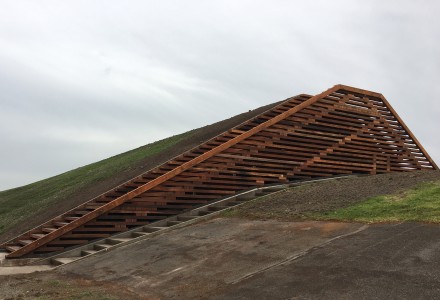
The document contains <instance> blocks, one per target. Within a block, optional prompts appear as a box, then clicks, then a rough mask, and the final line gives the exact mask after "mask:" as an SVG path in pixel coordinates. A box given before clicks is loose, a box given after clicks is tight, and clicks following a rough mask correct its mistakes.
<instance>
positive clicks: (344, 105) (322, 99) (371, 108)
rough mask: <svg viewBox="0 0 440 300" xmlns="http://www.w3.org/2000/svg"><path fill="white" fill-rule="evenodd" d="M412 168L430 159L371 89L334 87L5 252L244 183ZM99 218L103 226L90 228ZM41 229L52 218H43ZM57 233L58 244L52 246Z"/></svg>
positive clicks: (144, 219)
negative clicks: (63, 224) (19, 246)
mask: <svg viewBox="0 0 440 300" xmlns="http://www.w3.org/2000/svg"><path fill="white" fill-rule="evenodd" d="M260 123H261V124H260ZM402 134H408V137H404V136H402ZM413 144H414V146H412V145H413ZM424 158H426V161H425V160H424ZM298 166H300V167H298ZM422 168H423V169H427V168H431V169H432V168H436V165H435V163H434V162H433V161H432V159H431V158H430V157H429V156H428V155H427V153H426V151H425V150H424V149H423V148H422V146H421V145H420V143H419V142H418V141H417V140H416V139H415V137H414V136H413V135H412V133H411V132H410V131H409V129H408V128H407V127H406V125H405V124H404V123H403V122H402V121H401V119H400V117H398V115H397V114H396V113H395V111H394V110H393V109H392V108H391V106H389V104H388V103H387V101H386V100H385V99H384V97H383V96H382V95H381V94H379V93H374V92H369V91H365V90H360V89H356V88H351V87H347V86H342V85H337V86H335V87H333V88H331V89H329V90H327V91H326V92H324V93H321V94H319V95H317V96H313V97H312V96H309V95H301V96H297V97H294V98H290V99H287V100H286V101H285V102H283V103H281V104H279V105H278V106H276V107H275V108H273V109H272V110H270V111H267V112H265V113H263V114H261V115H259V116H257V117H255V118H254V119H252V120H249V121H247V122H244V123H242V124H240V125H238V126H236V127H234V128H233V129H231V130H229V131H227V132H225V133H223V134H221V135H219V136H217V137H215V138H213V139H211V140H210V141H208V142H206V143H204V144H202V145H200V146H198V147H196V148H195V149H193V150H190V151H189V152H187V153H185V154H183V155H181V156H179V157H176V158H174V159H172V160H170V161H168V162H167V163H165V164H163V165H162V166H160V167H158V168H156V169H154V170H151V171H149V172H148V173H146V174H143V175H141V176H138V177H137V178H135V179H133V180H131V181H129V182H127V183H124V184H123V185H121V186H119V187H116V188H115V189H112V190H111V191H109V192H106V193H104V194H103V195H101V196H99V197H97V198H94V199H92V200H90V201H88V202H86V203H85V204H83V205H81V206H79V207H77V208H75V209H73V210H71V211H69V212H67V213H65V214H63V215H61V216H59V217H57V219H58V220H59V221H61V220H63V218H64V217H65V216H68V215H72V214H76V212H77V211H81V210H84V209H87V208H90V209H93V210H92V211H91V212H89V213H87V212H85V213H83V212H81V213H80V216H81V217H80V218H79V219H75V218H70V219H71V220H73V221H72V222H70V223H69V224H67V225H65V226H63V227H61V228H59V229H57V230H55V231H53V232H50V233H48V234H46V235H45V236H44V237H42V238H39V239H37V240H35V241H34V242H32V243H30V244H29V245H27V246H23V247H21V248H20V249H19V250H17V251H14V252H12V253H10V254H9V255H8V257H19V256H22V255H24V254H26V253H30V252H31V253H33V252H35V253H46V252H50V251H51V249H53V251H60V247H59V246H60V245H61V244H62V245H67V246H68V245H71V244H75V241H74V237H75V239H78V240H79V241H81V243H84V241H85V240H87V238H91V237H87V234H90V232H91V231H96V232H100V233H99V234H101V235H102V234H108V233H112V232H120V231H124V230H127V228H128V227H127V226H134V225H140V224H148V222H150V221H154V220H158V219H160V218H163V216H166V215H173V214H177V213H178V212H179V211H181V210H182V209H185V208H188V207H192V206H193V205H196V204H197V203H207V202H208V201H211V199H216V198H219V197H222V196H223V195H231V194H234V193H236V192H237V191H239V190H243V189H246V188H249V187H255V186H261V185H263V184H270V183H283V182H286V181H288V180H300V179H307V178H311V177H328V176H333V175H337V174H341V175H342V174H352V173H356V172H358V173H363V174H366V173H378V174H379V173H384V172H391V171H409V170H413V169H422ZM112 213H113V214H115V213H117V218H118V219H120V220H119V222H118V224H115V223H114V222H113V221H112V220H113V217H114V216H113V217H112V215H111V214H112ZM98 217H99V218H98ZM70 219H69V220H70ZM85 225H87V226H88V227H85ZM100 225H107V226H109V225H111V226H112V227H109V228H107V229H105V230H104V229H101V230H100V229H99V228H100V227H99V226H100ZM113 225H114V226H113ZM43 226H46V227H47V226H50V227H52V226H53V225H52V224H51V222H48V223H46V224H44V225H43ZM41 228H42V227H39V228H36V229H34V230H31V231H30V232H28V233H25V234H24V235H22V236H20V237H18V238H16V239H14V240H13V241H12V244H14V243H16V242H17V241H18V240H19V239H23V237H26V239H28V237H29V235H30V233H39V232H40V231H41ZM72 232H75V233H72ZM40 235H41V234H40ZM59 237H63V240H64V239H67V240H68V241H66V242H63V243H60V242H59ZM69 237H70V240H69ZM80 237H82V238H81V239H80ZM12 244H11V245H12ZM67 246H66V247H67Z"/></svg>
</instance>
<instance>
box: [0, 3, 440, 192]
mask: <svg viewBox="0 0 440 300" xmlns="http://www.w3.org/2000/svg"><path fill="white" fill-rule="evenodd" d="M439 9H440V3H438V2H437V1H419V2H414V1H409V0H406V1H387V2H383V1H378V0H370V1H362V2H360V1H348V0H346V1H343V0H337V1H332V2H329V1H324V0H319V1H309V2H305V1H302V2H300V1H286V0H278V1H247V0H246V1H245V0H242V1H191V0H189V1H140V0H139V1H130V2H122V1H115V0H108V1H105V2H104V1H101V0H89V1H79V0H77V1H54V0H42V1H37V2H36V1H14V0H4V1H3V2H2V10H1V11H0V91H1V98H0V104H1V110H0V138H1V139H2V147H1V149H0V157H2V158H5V161H3V162H2V164H1V168H0V169H1V171H2V173H1V174H0V189H6V188H11V187H14V186H18V185H22V184H25V183H29V182H32V181H35V180H39V179H43V178H45V177H48V176H51V175H55V174H57V173H60V172H63V171H67V170H69V169H71V168H74V167H78V166H81V165H84V164H87V163H90V162H93V161H97V160H100V159H103V158H106V157H108V156H111V155H114V154H117V153H120V152H122V151H125V150H129V149H131V148H134V147H137V146H140V145H143V144H145V143H147V142H151V141H154V140H158V139H161V138H164V137H167V136H170V135H173V134H176V133H180V132H183V131H186V130H190V129H192V128H195V127H200V126H203V125H206V124H210V123H213V122H215V121H218V120H222V119H224V118H227V117H230V116H232V115H235V114H237V113H241V112H243V111H247V110H249V109H252V108H255V107H258V106H261V105H265V104H268V103H271V102H275V101H278V100H281V99H285V98H287V97H289V96H293V95H296V94H299V93H310V94H316V93H319V92H321V91H323V90H325V89H327V88H328V87H330V86H333V85H334V84H337V83H343V84H348V85H353V86H358V87H361V88H365V89H370V90H374V91H378V92H381V93H383V94H384V95H385V96H386V97H387V99H388V100H389V101H390V102H391V104H392V105H393V106H394V107H395V109H396V110H397V111H398V112H399V114H401V116H402V118H403V119H404V120H405V121H406V122H407V124H408V125H409V127H410V128H411V129H412V131H413V132H414V133H415V134H416V136H417V137H418V138H419V139H420V141H421V142H422V144H424V145H425V147H426V148H427V150H428V151H429V152H430V154H431V155H432V156H433V158H434V159H437V160H439V159H440V142H437V140H436V139H434V138H433V136H435V132H434V131H433V130H434V129H436V128H439V125H440V124H439V122H440V121H438V117H437V116H438V115H439V113H440V104H439V102H438V100H437V99H436V97H437V95H438V94H439V92H440V86H439V85H438V81H439V78H440V57H439V56H438V53H440V40H439V39H438V38H437V37H438V36H440V20H439V19H438V17H437V11H438V10H439ZM23 157H25V159H24V160H23ZM8 174H14V175H13V176H12V175H8Z"/></svg>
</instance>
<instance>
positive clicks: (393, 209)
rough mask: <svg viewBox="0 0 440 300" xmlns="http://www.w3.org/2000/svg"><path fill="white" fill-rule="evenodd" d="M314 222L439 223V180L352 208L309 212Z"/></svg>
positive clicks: (364, 202)
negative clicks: (316, 220)
mask: <svg viewBox="0 0 440 300" xmlns="http://www.w3.org/2000/svg"><path fill="white" fill-rule="evenodd" d="M308 216H309V217H310V218H313V219H318V220H336V221H355V222H366V223H376V222H397V221H415V222H432V223H439V222H440V181H435V182H428V183H423V184H421V185H419V186H418V187H416V188H414V189H411V190H408V191H406V192H404V193H400V194H395V195H386V196H379V197H374V198H370V199H368V200H366V201H363V202H361V203H358V204H356V205H353V206H350V207H346V208H342V209H338V210H335V211H329V212H324V213H313V214H309V215H308Z"/></svg>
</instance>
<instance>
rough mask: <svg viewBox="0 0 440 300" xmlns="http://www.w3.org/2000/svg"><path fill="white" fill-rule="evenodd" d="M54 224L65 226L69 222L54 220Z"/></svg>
mask: <svg viewBox="0 0 440 300" xmlns="http://www.w3.org/2000/svg"><path fill="white" fill-rule="evenodd" d="M52 224H53V225H55V226H57V227H63V226H66V225H67V224H69V223H67V222H60V221H58V222H52Z"/></svg>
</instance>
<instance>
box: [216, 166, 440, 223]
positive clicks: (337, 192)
mask: <svg viewBox="0 0 440 300" xmlns="http://www.w3.org/2000/svg"><path fill="white" fill-rule="evenodd" d="M223 216H225V217H240V218H249V219H277V220H283V221H296V220H310V219H313V220H326V221H328V220H331V221H355V222H367V223H370V222H396V221H418V222H436V223H440V171H416V172H405V173H389V174H381V175H375V176H359V177H346V178H339V179H336V180H331V181H323V182H316V183H309V184H306V185H302V186H298V187H292V188H289V189H285V190H283V191H280V192H278V193H275V194H273V195H268V196H266V197H262V198H258V199H256V200H255V201H251V202H248V203H245V204H244V205H242V206H240V207H236V208H232V209H230V210H229V211H226V212H225V213H223Z"/></svg>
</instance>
